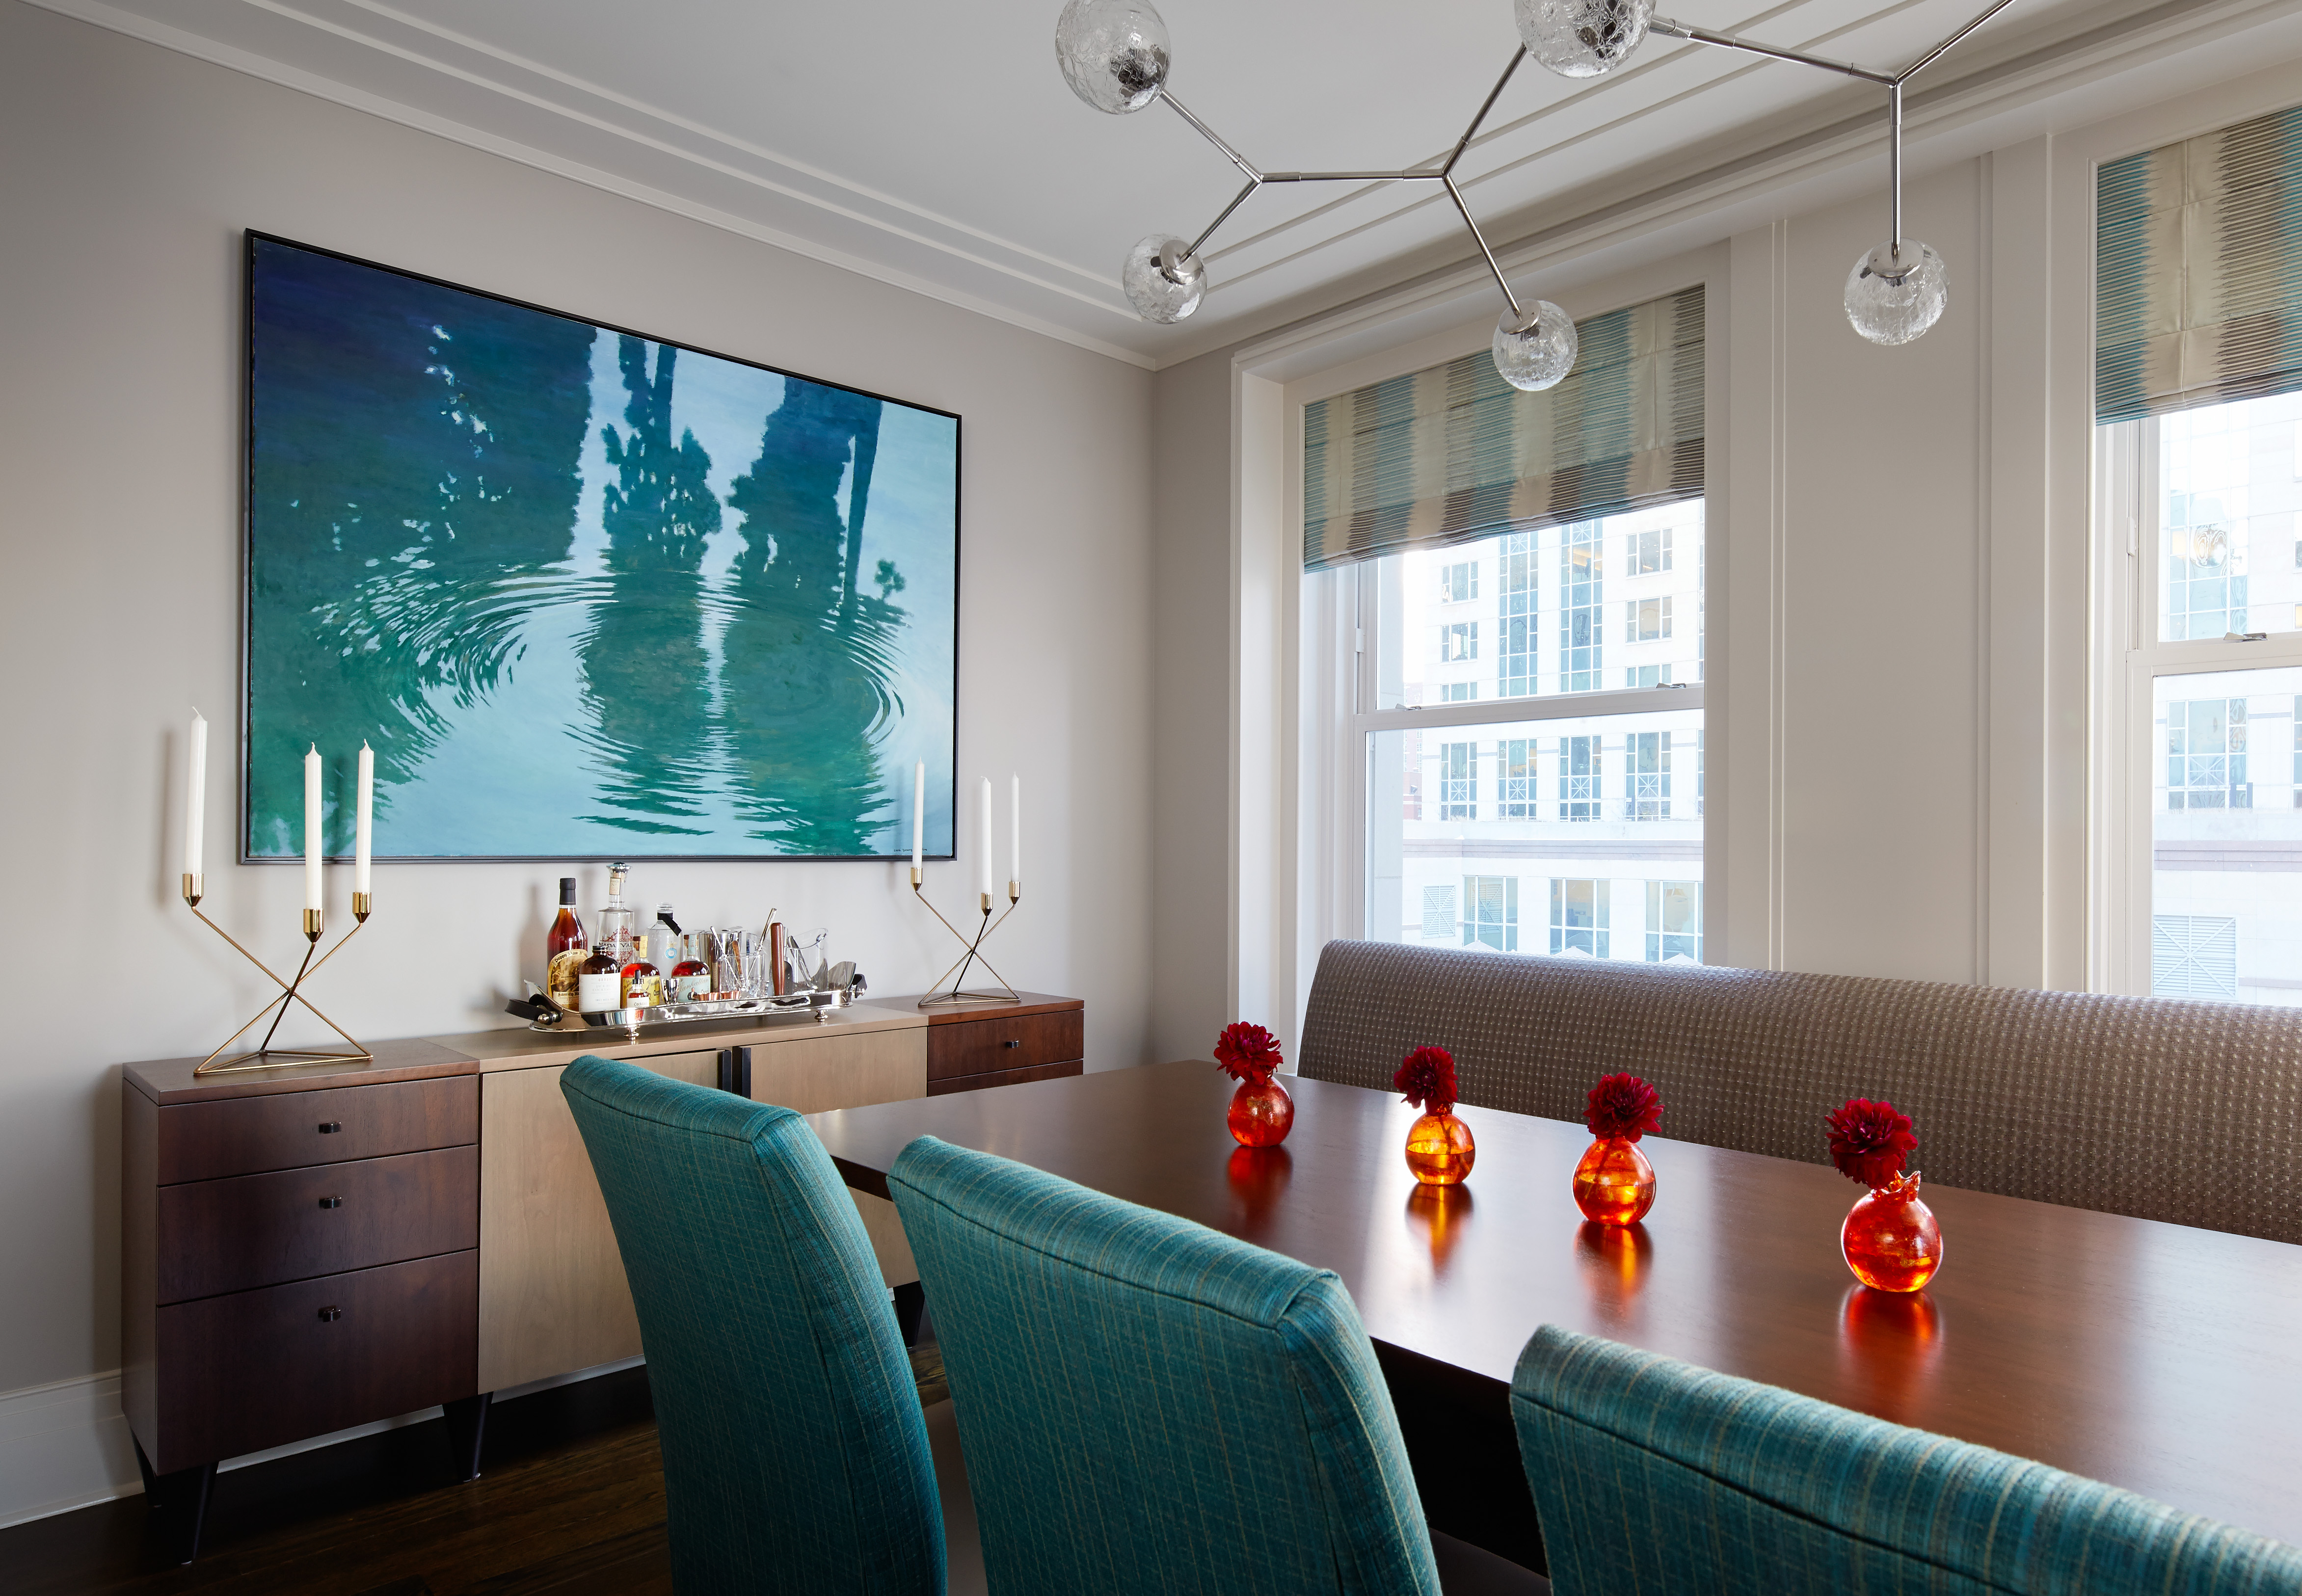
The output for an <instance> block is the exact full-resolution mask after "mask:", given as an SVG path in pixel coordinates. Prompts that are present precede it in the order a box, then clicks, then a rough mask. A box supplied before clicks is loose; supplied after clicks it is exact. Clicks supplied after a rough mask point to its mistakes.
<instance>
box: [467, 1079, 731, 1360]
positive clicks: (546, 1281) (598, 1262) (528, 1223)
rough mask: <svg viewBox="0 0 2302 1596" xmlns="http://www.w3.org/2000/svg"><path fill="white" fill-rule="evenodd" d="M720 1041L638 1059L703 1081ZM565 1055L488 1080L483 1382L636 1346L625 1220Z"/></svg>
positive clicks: (631, 1352)
mask: <svg viewBox="0 0 2302 1596" xmlns="http://www.w3.org/2000/svg"><path fill="white" fill-rule="evenodd" d="M718 1060H719V1054H718V1050H717V1049H716V1048H714V1049H707V1050H704V1051H702V1052H696V1053H670V1054H656V1055H655V1056H654V1057H651V1058H635V1059H633V1060H632V1061H630V1062H631V1063H635V1064H640V1065H643V1066H644V1067H646V1068H648V1069H651V1070H654V1071H659V1072H660V1073H662V1074H665V1075H668V1076H670V1077H672V1078H673V1079H677V1080H685V1081H688V1082H690V1083H692V1084H693V1085H696V1086H710V1085H712V1084H714V1082H715V1081H716V1080H717V1079H718ZM565 1068H566V1066H565V1065H560V1066H557V1067H538V1068H535V1069H527V1070H499V1071H493V1072H491V1073H490V1074H487V1075H484V1076H483V1077H481V1079H480V1146H481V1147H482V1148H483V1155H482V1157H481V1159H480V1390H483V1391H495V1390H504V1389H506V1388H507V1387H509V1386H515V1385H525V1384H526V1383H527V1382H529V1381H531V1380H542V1379H544V1378H546V1377H547V1376H549V1375H553V1374H564V1373H567V1372H569V1371H570V1370H574V1369H588V1368H591V1367H592V1366H593V1365H598V1364H605V1363H614V1362H616V1361H617V1360H618V1359H619V1358H626V1357H636V1356H638V1353H639V1350H640V1325H639V1320H638V1318H637V1316H636V1315H634V1312H633V1310H632V1289H631V1287H630V1286H629V1285H628V1284H627V1283H626V1281H625V1279H624V1261H623V1258H622V1256H621V1255H619V1254H618V1252H617V1250H616V1230H615V1226H614V1225H613V1224H611V1223H609V1220H608V1205H607V1201H606V1199H605V1198H603V1197H601V1195H600V1182H599V1180H598V1178H597V1177H596V1176H594V1175H593V1174H592V1159H591V1155H589V1154H588V1153H586V1152H585V1151H584V1137H583V1133H582V1132H580V1131H578V1130H576V1116H575V1115H574V1114H573V1113H569V1112H568V1108H567V1098H565V1097H563V1096H560V1093H559V1077H560V1074H561V1072H562V1071H563V1070H564V1069H565Z"/></svg>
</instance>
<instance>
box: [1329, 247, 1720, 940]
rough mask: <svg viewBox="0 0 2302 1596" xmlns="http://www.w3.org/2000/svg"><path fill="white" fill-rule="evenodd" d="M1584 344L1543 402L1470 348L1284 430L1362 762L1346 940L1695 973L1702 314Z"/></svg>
mask: <svg viewBox="0 0 2302 1596" xmlns="http://www.w3.org/2000/svg"><path fill="white" fill-rule="evenodd" d="M1577 332H1578V335H1579V337H1580V340H1581V350H1582V352H1581V357H1580V358H1579V360H1578V362H1577V364H1576V367H1575V372H1574V373H1573V374H1570V375H1569V376H1568V378H1567V381H1566V382H1563V383H1561V384H1560V385H1559V386H1558V388H1556V389H1553V390H1551V391H1548V392H1544V393H1523V392H1520V391H1516V390H1515V389H1512V388H1509V387H1508V386H1507V385H1506V384H1504V383H1503V382H1502V381H1501V380H1500V378H1499V377H1498V376H1497V375H1496V374H1495V372H1494V368H1493V365H1492V362H1491V360H1490V359H1489V357H1488V356H1487V353H1486V351H1485V350H1483V349H1481V350H1479V351H1478V352H1477V353H1475V354H1474V355H1470V356H1466V357H1464V358H1462V359H1459V360H1456V361H1451V362H1449V363H1448V364H1446V365H1441V366H1436V367H1432V368H1431V369H1429V370H1427V371H1423V372H1418V373H1414V374H1409V375H1407V376H1405V377H1399V378H1393V379H1390V381H1388V382H1381V383H1377V384H1375V385H1374V387H1372V388H1367V389H1362V390H1357V391H1353V392H1349V393H1344V394H1339V395H1336V396H1335V397H1333V398H1332V399H1321V400H1316V401H1314V402H1313V403H1311V404H1309V405H1307V406H1306V407H1305V412H1304V477H1305V480H1304V510H1305V513H1304V533H1305V555H1306V559H1305V564H1306V569H1309V570H1313V571H1320V570H1332V571H1334V572H1335V573H1336V579H1337V581H1338V582H1339V583H1341V584H1344V585H1343V586H1341V587H1340V588H1339V589H1337V590H1336V591H1337V592H1339V593H1340V594H1341V595H1343V597H1341V598H1340V600H1339V602H1340V603H1341V604H1342V605H1343V607H1344V609H1345V610H1346V611H1347V612H1348V614H1349V615H1350V617H1352V623H1353V624H1351V625H1349V626H1348V628H1347V629H1346V630H1345V631H1344V633H1343V635H1345V636H1347V637H1348V638H1349V639H1350V643H1349V645H1348V646H1350V647H1351V648H1352V650H1353V652H1354V659H1353V661H1352V664H1353V669H1352V673H1351V675H1352V680H1353V683H1354V699H1353V702H1352V703H1351V705H1350V707H1349V710H1348V716H1347V718H1345V719H1344V721H1343V723H1342V733H1343V735H1344V737H1345V738H1346V740H1347V743H1348V746H1350V747H1352V748H1353V749H1355V750H1357V752H1359V753H1360V754H1361V755H1362V756H1363V757H1364V759H1365V783H1366V788H1365V790H1366V794H1367V801H1366V802H1365V804H1364V805H1363V806H1361V809H1360V811H1359V812H1360V813H1361V814H1362V815H1363V817H1364V827H1365V829H1364V834H1363V836H1362V837H1361V844H1362V847H1361V850H1360V852H1361V857H1362V858H1363V860H1364V870H1365V874H1364V877H1363V878H1362V886H1363V891H1362V892H1361V893H1360V894H1358V895H1356V896H1357V903H1356V904H1355V905H1354V906H1355V907H1360V906H1363V909H1364V915H1365V919H1364V925H1363V927H1358V926H1350V925H1348V924H1346V925H1345V926H1344V927H1342V929H1343V930H1344V932H1345V934H1357V935H1364V936H1366V937H1373V938H1376V939H1380V940H1383V941H1394V942H1407V943H1421V944H1425V945H1448V946H1454V947H1469V948H1484V949H1489V950H1491V951H1494V952H1499V953H1525V954H1546V955H1558V956H1560V957H1581V958H1598V959H1623V960H1629V961H1638V962H1647V961H1651V962H1673V961H1678V962H1684V961H1688V960H1693V961H1700V959H1701V948H1702V941H1701V937H1702V926H1701V914H1702V894H1701V878H1702V796H1701V794H1702V767H1701V746H1702V735H1703V710H1702V686H1701V683H1702V646H1703V631H1702V627H1701V615H1702V580H1703V568H1704V561H1703V560H1702V559H1701V550H1702V547H1703V500H1702V421H1703V381H1702V368H1703V293H1702V290H1701V289H1699V288H1698V289H1693V290H1686V291H1684V292H1681V293H1677V294H1673V295H1670V296H1668V297H1667V298H1662V299H1659V300H1654V301H1651V302H1649V303H1647V304H1643V305H1639V306H1634V307H1630V308H1628V309H1626V310H1620V311H1615V312H1611V313H1609V314H1608V315H1600V316H1596V317H1593V318H1592V319H1591V320H1589V321H1586V322H1584V323H1578V327H1577ZM1401 794H1404V795H1405V802H1400V795H1401ZM1522 905H1525V907H1526V911H1527V912H1528V914H1529V915H1530V916H1532V917H1533V919H1532V920H1531V922H1530V923H1529V924H1528V926H1527V927H1526V928H1525V935H1521V927H1520V922H1519V913H1520V909H1521V906H1522Z"/></svg>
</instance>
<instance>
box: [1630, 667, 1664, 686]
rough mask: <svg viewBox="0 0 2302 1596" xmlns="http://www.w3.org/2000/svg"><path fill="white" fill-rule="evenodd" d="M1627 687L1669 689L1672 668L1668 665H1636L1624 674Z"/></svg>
mask: <svg viewBox="0 0 2302 1596" xmlns="http://www.w3.org/2000/svg"><path fill="white" fill-rule="evenodd" d="M1623 685H1624V686H1626V687H1668V686H1669V685H1670V667H1669V666H1668V665H1634V666H1632V667H1630V668H1628V669H1627V670H1626V671H1624V672H1623Z"/></svg>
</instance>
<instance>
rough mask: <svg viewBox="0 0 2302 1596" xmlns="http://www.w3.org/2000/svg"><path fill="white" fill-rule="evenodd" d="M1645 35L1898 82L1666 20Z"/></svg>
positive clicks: (1882, 74) (1821, 58)
mask: <svg viewBox="0 0 2302 1596" xmlns="http://www.w3.org/2000/svg"><path fill="white" fill-rule="evenodd" d="M2012 3H2013V0H1999V4H2001V5H2007V4H2012ZM1647 31H1648V32H1649V33H1659V34H1661V35H1662V36H1663V37H1664V38H1684V39H1692V40H1693V41H1694V42H1695V43H1696V44H1698V45H1716V46H1718V48H1720V49H1722V50H1741V51H1743V53H1744V54H1746V55H1765V56H1769V57H1771V58H1772V59H1774V60H1776V61H1794V62H1796V63H1798V64H1799V65H1801V66H1819V67H1820V68H1821V69H1822V70H1823V71H1827V72H1838V73H1840V74H1842V75H1844V76H1845V77H1849V78H1860V79H1861V80H1863V81H1864V82H1866V83H1877V84H1878V85H1880V86H1882V87H1890V86H1892V85H1893V84H1895V83H1896V82H1897V81H1899V80H1898V79H1897V78H1895V76H1894V75H1893V74H1892V73H1889V72H1874V71H1871V70H1870V69H1869V67H1867V66H1856V65H1855V64H1854V63H1852V62H1847V61H1832V60H1830V59H1828V58H1827V57H1826V56H1821V55H1807V54H1806V53H1805V52H1804V51H1802V50H1785V49H1778V48H1777V47H1776V46H1773V45H1762V44H1758V43H1755V42H1753V41H1752V40H1751V39H1747V38H1739V37H1737V36H1736V35H1734V34H1731V33H1714V32H1712V31H1711V30H1710V29H1708V28H1695V27H1691V26H1689V25H1688V24H1686V23H1684V22H1674V21H1671V20H1670V19H1669V18H1668V17H1657V18H1655V19H1654V20H1653V21H1651V22H1649V23H1648V24H1647ZM1952 42H1953V43H1956V42H1957V41H1956V40H1953V41H1952ZM1948 47H1949V46H1944V48H1945V49H1947V48H1948ZM1937 54H1940V52H1939V51H1938V52H1937ZM1904 75H1905V76H1907V75H1908V74H1904Z"/></svg>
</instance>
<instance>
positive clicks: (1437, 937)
mask: <svg viewBox="0 0 2302 1596" xmlns="http://www.w3.org/2000/svg"><path fill="white" fill-rule="evenodd" d="M1423 940H1424V941H1425V942H1452V941H1454V940H1455V889H1454V888H1453V887H1451V886H1435V885H1434V886H1426V887H1424V889H1423Z"/></svg>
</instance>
